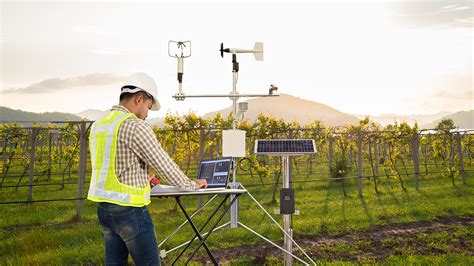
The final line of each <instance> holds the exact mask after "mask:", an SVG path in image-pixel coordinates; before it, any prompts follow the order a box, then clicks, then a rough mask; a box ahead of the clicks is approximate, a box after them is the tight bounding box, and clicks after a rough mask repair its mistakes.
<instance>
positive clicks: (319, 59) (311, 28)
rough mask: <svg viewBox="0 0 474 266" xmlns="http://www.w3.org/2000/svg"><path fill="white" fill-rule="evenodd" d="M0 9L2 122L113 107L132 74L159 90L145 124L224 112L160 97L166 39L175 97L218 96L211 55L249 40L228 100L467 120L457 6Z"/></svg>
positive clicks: (469, 95)
mask: <svg viewBox="0 0 474 266" xmlns="http://www.w3.org/2000/svg"><path fill="white" fill-rule="evenodd" d="M0 5H1V6H0V7H1V14H2V16H1V17H2V18H1V21H2V39H1V43H2V45H1V47H2V48H1V55H2V56H1V66H2V67H1V73H0V74H1V75H0V81H1V83H0V93H1V97H0V98H1V99H0V105H1V106H5V107H8V108H12V109H19V110H23V111H28V112H36V113H39V112H43V113H44V112H65V113H72V114H77V113H79V112H82V111H85V110H87V109H95V110H106V109H109V108H110V107H111V106H112V105H114V104H117V103H118V90H119V88H120V84H121V82H123V81H124V79H125V78H126V76H128V75H130V74H132V73H134V72H139V71H143V72H147V73H149V74H151V75H152V76H153V77H154V78H155V79H156V81H157V84H158V87H159V101H160V103H161V105H162V109H161V110H160V111H159V112H150V113H149V116H150V118H155V117H164V116H165V114H166V113H167V112H172V113H179V114H183V113H188V112H189V111H194V112H195V113H197V114H199V115H204V114H206V113H209V112H213V111H217V110H221V109H225V108H227V107H228V106H229V105H231V101H230V100H228V99H222V100H219V101H216V99H215V98H213V99H199V100H196V99H186V100H185V101H183V102H176V101H175V100H174V99H172V98H171V96H172V95H174V94H175V93H176V92H177V91H178V82H177V80H176V64H177V62H176V59H175V58H170V57H168V51H167V47H168V40H191V42H192V43H191V45H192V56H191V57H190V58H186V59H185V60H184V61H185V63H184V81H183V91H184V93H186V94H188V95H189V94H223V93H228V92H229V91H230V90H231V87H232V86H231V85H232V84H231V78H232V73H231V60H230V56H228V55H225V56H224V59H222V58H220V55H219V52H218V45H219V44H220V43H221V42H223V43H224V45H225V46H226V47H236V48H244V49H245V48H251V47H253V44H254V42H256V41H262V42H263V43H264V58H265V61H263V62H255V61H254V59H253V56H251V55H245V54H239V55H238V61H239V63H240V73H239V82H238V84H237V90H238V92H239V93H241V94H244V93H259V94H261V93H266V92H268V88H269V85H270V84H276V85H277V86H278V87H279V90H278V93H279V94H289V95H292V96H295V97H299V98H302V99H305V100H309V101H314V102H317V103H321V104H324V105H327V106H330V107H332V108H334V109H337V110H339V111H341V112H344V113H347V114H351V115H369V116H380V115H390V114H395V115H430V114H436V113H439V112H449V113H455V112H459V111H466V110H467V111H469V110H472V109H474V107H473V102H474V101H473V86H472V81H473V77H472V40H473V35H472V33H473V31H472V29H473V27H474V17H473V15H472V12H473V11H472V10H473V6H474V4H473V3H472V2H471V1H461V0H456V1H434V2H433V1H431V2H430V1H335V2H334V1H316V2H309V1H303V2H298V3H293V2H288V1H278V2H277V3H271V2H269V1H256V2H246V1H244V2H243V3H241V2H236V1H229V2H228V3H221V2H216V1H214V2H212V1H211V2H199V3H192V2H191V3H189V2H187V1H184V2H183V1H180V2H179V3H175V2H171V1H162V2H158V3H155V2H142V3H133V2H122V3H110V2H107V3H103V2H101V3H97V2H82V3H72V2H66V3H61V2H53V3H49V2H48V3H46V2H35V3H25V2H19V3H16V2H2V3H1V4H0ZM91 10H94V12H90V11H91ZM169 10H179V11H180V12H179V13H174V12H169ZM229 10H232V11H233V12H232V13H231V14H236V16H231V17H229ZM175 14H179V15H181V16H180V17H176V16H174V15H175ZM243 14H245V17H244V16H242V15H243ZM123 18H127V19H123ZM241 100H247V99H241Z"/></svg>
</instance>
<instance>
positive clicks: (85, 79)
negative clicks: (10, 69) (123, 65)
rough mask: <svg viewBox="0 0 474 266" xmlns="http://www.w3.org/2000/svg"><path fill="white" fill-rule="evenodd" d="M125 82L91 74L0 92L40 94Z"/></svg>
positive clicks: (118, 78) (41, 82) (120, 78)
mask: <svg viewBox="0 0 474 266" xmlns="http://www.w3.org/2000/svg"><path fill="white" fill-rule="evenodd" d="M123 80H125V77H123V76H119V75H115V74H111V73H92V74H88V75H84V76H77V77H70V78H51V79H46V80H43V81H40V82H38V83H34V84H31V85H29V86H27V87H23V88H10V89H7V90H3V91H1V92H2V93H4V94H8V93H24V94H40V93H49V92H55V91H60V90H70V89H74V88H82V87H89V86H103V85H108V84H114V83H117V82H120V81H123Z"/></svg>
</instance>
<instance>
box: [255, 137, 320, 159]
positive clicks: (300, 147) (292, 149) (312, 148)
mask: <svg viewBox="0 0 474 266" xmlns="http://www.w3.org/2000/svg"><path fill="white" fill-rule="evenodd" d="M254 152H255V154H267V155H303V154H312V153H316V145H315V143H314V140H313V139H258V140H256V141H255V147H254Z"/></svg>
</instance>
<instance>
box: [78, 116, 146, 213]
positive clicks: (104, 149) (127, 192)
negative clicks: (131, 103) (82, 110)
mask: <svg viewBox="0 0 474 266" xmlns="http://www.w3.org/2000/svg"><path fill="white" fill-rule="evenodd" d="M130 117H136V116H135V115H134V114H130V113H124V112H120V111H112V112H110V113H109V114H108V115H107V116H105V117H104V118H102V119H100V120H99V121H97V122H96V123H94V125H93V126H92V129H91V134H90V143H91V146H90V150H91V159H92V177H91V182H90V187H89V194H88V196H87V199H89V200H92V201H96V202H110V203H114V204H118V205H123V206H135V207H142V206H145V205H147V204H149V203H150V186H149V185H147V187H145V188H136V187H132V186H128V185H125V184H122V183H120V181H119V180H118V178H117V176H116V175H115V160H116V155H117V141H118V130H119V128H120V125H121V124H122V123H123V121H125V120H126V119H128V118H130Z"/></svg>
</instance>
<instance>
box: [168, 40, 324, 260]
mask: <svg viewBox="0 0 474 266" xmlns="http://www.w3.org/2000/svg"><path fill="white" fill-rule="evenodd" d="M173 49H178V53H172V52H171V50H173ZM219 51H220V55H221V57H222V58H224V53H230V54H232V91H230V92H229V93H228V94H185V93H184V92H183V75H184V58H188V57H190V56H191V42H190V41H169V42H168V55H169V56H170V57H174V58H177V60H178V83H179V89H178V92H177V93H176V94H175V95H174V96H172V97H173V98H175V99H176V100H177V101H184V100H185V99H186V98H229V99H230V100H231V101H232V110H233V121H232V129H231V130H222V156H224V157H231V158H232V165H231V167H232V182H231V183H230V188H231V189H245V187H244V186H243V184H241V183H239V182H237V176H236V170H237V164H236V158H243V157H246V150H245V146H246V145H245V133H246V132H245V131H244V130H238V129H237V122H238V120H239V117H240V115H242V114H243V113H244V112H245V111H247V109H248V103H247V102H240V103H238V101H239V99H240V98H250V97H276V96H280V95H279V94H276V92H277V91H278V87H277V86H275V85H273V84H272V85H270V88H269V90H268V93H266V94H240V93H239V92H238V91H237V81H238V77H239V62H238V61H237V54H244V53H247V54H248V53H251V54H253V55H254V58H255V60H256V61H263V43H261V42H256V43H255V45H254V47H253V49H240V48H224V44H223V43H221V45H220V50H219ZM237 103H238V104H237ZM237 105H238V109H239V110H238V111H237ZM289 141H292V143H293V144H292V145H285V147H287V148H289V149H285V150H278V151H277V152H275V151H273V150H272V149H274V148H278V147H279V146H280V143H281V141H278V140H276V141H271V143H270V144H269V143H265V142H264V141H263V140H257V141H256V143H255V147H256V148H255V153H256V154H264V155H270V156H283V159H284V160H283V162H284V165H283V166H284V169H285V175H284V177H285V178H284V180H285V184H284V190H282V192H281V196H282V200H281V203H280V205H281V206H280V210H281V211H280V214H283V215H284V227H285V228H283V227H282V226H280V224H279V223H278V222H277V221H276V220H275V219H274V218H273V217H272V216H271V215H270V214H269V213H268V212H267V210H265V208H264V207H263V206H262V205H261V204H260V203H259V202H258V201H257V200H256V199H255V197H253V196H252V194H251V193H250V192H248V191H247V190H246V189H245V191H246V194H247V195H248V196H249V197H250V198H251V199H252V200H253V201H254V202H255V203H256V204H257V206H258V207H259V208H260V209H261V210H262V211H263V212H264V213H265V214H266V215H267V216H268V217H269V218H270V220H271V221H272V222H273V223H274V224H275V225H276V226H277V227H278V228H279V229H280V231H281V232H282V233H283V235H284V237H285V242H284V248H282V247H280V246H279V245H277V244H275V243H274V242H272V241H271V240H270V239H268V238H266V237H264V236H263V235H261V234H259V233H258V232H256V231H254V230H253V229H251V228H250V227H248V226H246V225H245V224H243V223H242V222H239V218H238V217H239V209H238V207H239V202H238V198H236V196H234V195H231V196H230V200H231V202H232V201H234V203H233V204H232V205H231V208H230V221H229V222H227V223H225V224H223V225H221V226H219V227H217V228H215V229H213V230H212V231H215V230H218V229H220V228H223V227H226V226H227V225H229V226H230V228H237V227H238V226H241V227H242V228H244V229H246V230H247V231H249V232H251V233H252V234H254V235H256V236H258V237H260V238H261V239H263V240H265V241H266V242H268V243H270V244H271V245H273V246H274V247H276V248H278V249H279V250H281V251H282V252H283V253H285V265H292V259H296V260H298V261H299V262H301V263H303V264H304V265H309V264H310V263H311V264H313V265H316V263H315V262H314V260H312V259H311V257H310V256H309V255H308V254H307V253H306V252H305V251H304V250H303V249H302V248H301V246H300V245H298V243H296V241H295V240H294V239H293V231H292V229H291V222H290V221H291V218H290V216H291V215H292V214H293V213H295V210H294V195H293V191H292V190H291V188H290V184H289V180H290V177H289V174H288V173H286V172H288V170H287V169H288V163H289V160H288V156H290V155H297V154H302V153H314V152H315V147H314V141H312V142H311V144H310V145H309V146H308V145H306V146H305V149H304V150H301V147H302V146H301V142H300V141H299V140H289ZM302 141H306V142H307V140H302ZM283 142H285V141H283ZM262 144H263V146H262ZM275 144H277V145H275ZM311 145H312V146H311ZM268 148H270V150H268ZM212 199H214V197H213V198H211V199H210V200H209V201H208V202H207V203H206V204H204V206H205V205H207V204H208V203H209V202H210V201H212ZM200 210H201V209H199V210H198V211H196V213H197V212H199V211H200ZM193 215H194V214H193ZM185 223H186V222H185ZM185 223H183V224H181V225H180V226H179V227H178V228H177V229H176V230H175V231H174V232H173V233H172V234H171V235H170V236H168V237H167V238H166V239H165V240H164V241H163V242H161V243H160V246H161V245H162V244H163V243H164V242H166V241H167V240H168V239H169V238H170V237H171V236H172V235H174V234H175V233H176V232H177V231H178V230H180V228H181V227H182V226H183V225H184V224H185ZM206 234H207V233H206ZM185 244H186V243H183V244H181V245H179V246H177V247H175V248H173V249H171V250H169V251H165V250H162V251H163V253H164V255H166V253H169V252H172V251H174V250H176V249H178V248H180V247H181V246H183V245H185ZM293 244H294V245H295V246H296V247H297V248H298V249H299V250H300V251H301V253H302V254H303V255H304V256H305V257H306V259H308V260H309V261H310V263H308V262H306V261H304V260H303V259H301V258H299V257H297V256H296V255H295V254H293V248H292V245H293ZM188 245H189V244H188Z"/></svg>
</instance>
